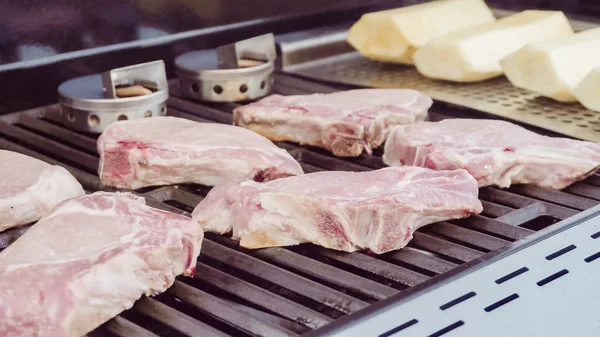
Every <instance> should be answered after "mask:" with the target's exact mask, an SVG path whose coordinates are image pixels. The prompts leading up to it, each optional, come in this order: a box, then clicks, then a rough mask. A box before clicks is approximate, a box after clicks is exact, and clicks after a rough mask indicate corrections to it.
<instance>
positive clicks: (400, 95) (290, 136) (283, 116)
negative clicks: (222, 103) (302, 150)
mask: <svg viewBox="0 0 600 337" xmlns="http://www.w3.org/2000/svg"><path fill="white" fill-rule="evenodd" d="M431 104H432V100H431V98H429V97H428V96H425V95H423V94H421V93H419V92H418V91H414V90H409V89H358V90H349V91H342V92H336V93H332V94H312V95H298V96H280V95H271V96H269V97H267V98H264V99H262V100H260V101H258V102H255V103H251V104H248V105H246V106H242V107H239V108H237V109H235V110H234V111H233V121H234V124H235V125H239V126H243V127H245V128H248V129H250V130H252V131H255V132H258V133H260V134H261V135H263V136H265V137H267V138H269V139H271V140H277V141H283V140H286V141H292V142H296V143H300V144H307V145H312V146H318V147H322V148H325V149H327V150H330V151H332V152H333V154H334V155H336V156H340V157H356V156H359V155H360V154H361V153H362V152H363V151H366V152H367V153H370V152H371V150H372V149H374V148H377V147H379V146H380V145H381V144H382V143H383V141H384V140H385V138H386V136H387V134H388V132H389V130H390V128H391V127H393V126H394V125H399V124H412V123H416V122H420V121H423V120H425V117H426V116H427V110H428V109H429V107H431Z"/></svg>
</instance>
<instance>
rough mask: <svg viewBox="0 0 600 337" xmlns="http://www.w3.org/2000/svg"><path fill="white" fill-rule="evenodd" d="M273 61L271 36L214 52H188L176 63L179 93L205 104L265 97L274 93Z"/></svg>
mask: <svg viewBox="0 0 600 337" xmlns="http://www.w3.org/2000/svg"><path fill="white" fill-rule="evenodd" d="M275 57H276V53H275V39H274V36H273V34H266V35H261V36H257V37H254V38H251V39H247V40H243V41H239V42H236V43H234V44H230V45H226V46H221V47H219V48H217V50H216V51H215V50H202V51H192V52H188V53H185V54H183V55H180V56H178V57H177V58H176V59H175V68H176V74H177V76H178V77H179V80H180V81H179V89H180V90H181V93H182V94H183V95H185V96H186V97H188V98H191V99H194V100H198V101H205V102H240V101H247V100H251V99H257V98H260V97H264V96H266V95H268V94H269V93H270V92H271V90H272V89H273V70H274V69H275V63H274V61H275ZM248 63H250V65H249V66H248V65H247V64H248Z"/></svg>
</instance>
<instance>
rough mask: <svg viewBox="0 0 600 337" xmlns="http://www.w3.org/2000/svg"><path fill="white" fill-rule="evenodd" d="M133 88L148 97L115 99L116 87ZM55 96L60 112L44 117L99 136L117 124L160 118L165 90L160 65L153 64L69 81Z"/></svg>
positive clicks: (157, 62)
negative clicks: (145, 90) (142, 89)
mask: <svg viewBox="0 0 600 337" xmlns="http://www.w3.org/2000/svg"><path fill="white" fill-rule="evenodd" d="M135 84H138V85H142V86H143V87H146V88H148V89H150V90H151V91H152V93H151V94H148V95H143V96H134V97H122V98H120V97H117V95H116V92H115V91H116V88H117V87H119V86H126V85H135ZM58 95H59V102H60V109H59V110H58V111H53V113H52V114H49V115H48V117H50V118H52V119H53V120H56V121H58V122H60V123H62V124H64V125H65V126H67V127H69V128H71V129H75V130H78V131H83V132H90V133H101V132H102V131H104V129H105V128H106V127H108V126H109V125H110V124H112V123H114V122H116V121H119V120H127V119H138V118H147V117H153V116H161V115H164V114H165V113H166V101H167V99H168V98H169V88H168V84H167V79H166V73H165V65H164V62H163V61H155V62H148V63H143V64H138V65H133V66H129V67H124V68H119V69H113V70H111V71H108V72H105V73H103V74H96V75H88V76H83V77H77V78H74V79H71V80H69V81H66V82H64V83H63V84H61V85H60V86H59V88H58Z"/></svg>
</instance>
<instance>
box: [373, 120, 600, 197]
mask: <svg viewBox="0 0 600 337" xmlns="http://www.w3.org/2000/svg"><path fill="white" fill-rule="evenodd" d="M383 161H384V162H385V163H386V164H388V165H390V166H402V165H413V166H422V167H427V168H431V169H435V170H452V169H459V168H462V169H465V170H467V171H468V172H469V173H470V174H471V175H473V176H474V177H475V179H477V181H478V182H479V185H480V186H488V185H497V186H499V187H508V186H510V185H511V184H534V185H538V186H541V187H546V188H553V189H562V188H565V187H567V186H569V185H570V184H572V183H573V182H576V181H578V180H582V179H584V178H586V177H587V176H589V175H590V174H592V173H593V172H595V171H596V170H597V169H598V166H599V165H600V144H596V143H591V142H584V141H579V140H573V139H566V138H553V137H546V136H541V135H538V134H536V133H534V132H531V131H529V130H526V129H524V128H522V127H520V126H518V125H515V124H512V123H509V122H504V121H499V120H486V119H446V120H443V121H441V122H435V123H434V122H431V123H429V122H427V123H421V124H415V125H406V126H397V127H395V128H394V129H393V130H392V131H391V132H390V135H389V137H388V139H387V142H386V145H385V154H384V156H383Z"/></svg>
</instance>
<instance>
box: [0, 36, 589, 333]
mask: <svg viewBox="0 0 600 337" xmlns="http://www.w3.org/2000/svg"><path fill="white" fill-rule="evenodd" d="M340 27H342V28H343V27H345V26H336V27H328V28H325V29H321V30H317V31H315V30H311V31H301V32H294V33H293V34H285V35H276V37H277V40H278V41H279V43H280V47H281V51H282V55H281V58H282V62H283V70H281V69H279V70H277V71H276V72H275V82H274V87H273V91H274V92H275V93H278V94H282V95H294V94H308V93H316V92H319V93H328V92H334V91H338V90H344V89H348V88H352V87H355V86H361V85H365V84H367V83H365V82H364V81H365V78H367V79H368V78H372V77H373V76H375V77H377V76H379V78H380V79H382V78H383V77H389V81H387V82H385V81H383V82H378V83H384V82H385V83H387V85H388V86H398V82H394V81H398V80H400V81H403V80H404V81H405V80H406V79H407V78H408V79H409V81H405V82H404V83H403V84H401V86H407V87H414V88H416V89H421V90H423V91H424V92H425V93H428V94H430V95H432V96H433V97H434V98H435V99H436V103H435V104H434V106H433V107H432V109H431V110H430V114H429V119H430V120H441V119H445V118H464V117H469V118H501V117H505V118H511V119H513V120H519V118H517V117H518V116H516V117H515V115H510V114H507V113H498V111H505V110H506V109H505V110H502V109H495V107H497V106H503V103H500V102H501V101H502V102H504V101H506V102H509V101H510V102H512V103H511V104H513V105H518V107H523V109H525V110H519V109H518V107H517V108H516V110H515V111H523V113H524V114H525V113H528V114H532V115H534V116H538V117H533V119H532V118H527V119H521V122H524V123H532V124H534V125H536V126H538V127H535V126H531V125H527V124H524V125H525V126H526V127H528V128H530V129H533V130H535V131H536V132H539V133H544V134H548V135H556V133H555V132H562V131H564V130H566V129H568V130H572V129H569V128H566V129H565V128H562V127H548V125H550V123H536V121H537V120H538V119H536V118H539V120H544V118H545V119H553V120H557V119H561V118H562V117H564V116H562V115H561V113H562V112H563V111H565V109H566V110H567V111H568V110H569V109H576V110H577V111H578V113H576V114H575V115H573V114H569V116H572V119H573V120H574V121H573V123H574V124H576V125H579V124H582V125H583V124H584V123H585V122H587V126H586V127H583V126H579V127H580V128H581V129H582V130H583V129H585V128H588V129H590V130H593V131H592V132H589V133H585V135H586V136H585V137H586V138H593V135H595V133H594V132H597V134H600V128H599V129H598V131H596V126H595V125H596V124H597V123H592V121H600V118H599V117H600V114H597V113H593V112H589V111H587V110H584V109H582V108H581V107H580V106H577V105H570V106H566V105H559V104H553V105H548V104H546V103H547V102H545V101H541V102H540V101H539V100H538V101H535V102H534V103H535V104H537V105H536V106H539V107H540V109H538V110H539V114H537V113H534V112H533V110H532V108H531V106H527V104H529V103H527V102H529V101H530V100H532V99H533V100H535V98H532V97H530V96H531V94H530V93H526V92H521V91H519V90H516V89H515V90H512V91H510V92H508V91H509V89H508V85H507V84H506V83H505V82H506V80H504V79H499V80H493V81H490V82H485V83H484V84H474V85H469V86H468V87H467V86H460V87H459V86H455V85H450V84H436V82H433V81H429V80H424V79H422V78H420V77H418V76H416V75H414V74H412V72H413V71H412V70H410V69H407V68H402V67H392V66H383V65H379V64H375V63H371V62H368V61H365V60H364V59H362V58H359V57H358V56H357V55H355V54H353V53H352V52H350V51H349V50H347V49H346V47H347V46H345V45H344V42H343V40H340V37H341V36H343V33H340V32H343V29H342V30H339V29H340ZM324 32H328V34H329V35H323V34H324ZM315 34H319V36H321V38H319V39H315V38H314V36H315ZM341 34H342V35H341ZM298 41H301V42H300V43H299V42H298ZM311 41H312V42H311ZM169 61H172V60H165V62H169ZM395 75H396V76H398V77H394V76H395ZM179 83H180V82H179V80H177V79H172V80H170V81H169V92H170V95H171V96H170V98H169V99H168V101H167V115H170V116H176V117H181V118H187V119H190V120H194V121H198V122H206V123H225V124H231V122H232V114H231V112H232V110H233V109H234V108H235V107H237V106H239V104H237V103H198V102H194V101H191V100H189V99H187V98H184V97H185V96H184V95H182V94H180V91H179V85H180V84H179ZM368 84H369V85H370V86H373V82H371V83H368ZM375 86H386V85H375ZM465 92H467V93H469V97H466V96H465ZM475 92H477V93H479V94H475ZM479 96H482V98H480V97H479ZM513 96H516V97H513ZM461 97H463V98H462V99H461ZM483 97H489V98H483ZM503 97H510V98H506V99H505V98H503ZM493 100H496V101H497V102H496V103H498V104H499V105H498V104H496V103H494V102H490V101H493ZM515 101H518V102H521V103H514V102H515ZM461 102H462V103H464V104H461ZM465 102H466V103H465ZM478 104H480V105H478ZM505 104H508V103H505ZM532 104H533V103H532ZM483 105H485V107H484V108H482V107H483ZM490 105H491V107H490ZM506 107H507V106H505V108H506ZM545 107H550V109H551V111H550V112H549V111H547V110H546V109H545ZM58 109H59V105H57V104H53V105H49V106H44V107H41V108H35V109H30V110H26V111H21V112H17V113H11V114H7V115H3V116H0V148H2V149H7V150H12V151H17V152H21V153H24V154H27V155H30V156H32V157H35V158H38V159H41V160H43V161H46V162H48V163H51V164H56V165H61V166H63V167H65V168H66V169H68V170H69V171H70V172H71V173H72V174H73V175H74V176H75V177H76V178H77V179H78V180H79V181H80V182H81V183H82V185H83V186H84V188H85V189H86V191H88V192H93V191H98V190H109V191H113V189H110V188H106V187H104V186H102V185H101V183H100V181H99V179H98V176H97V172H96V171H97V168H98V154H97V150H96V136H94V135H91V134H87V133H82V132H76V131H73V130H71V129H68V128H66V127H65V126H63V125H62V124H59V123H57V122H55V121H53V119H51V118H49V117H48V116H51V115H53V114H56V113H58ZM538 110H535V111H538ZM483 111H485V112H483ZM579 112H580V113H579ZM589 113H591V114H593V115H592V116H587V115H586V114H589ZM550 114H552V115H553V116H554V115H555V116H556V118H550V117H548V116H549V115H550ZM559 116H562V117H559ZM565 116H566V115H565ZM575 116H583V117H584V118H583V119H576V118H575ZM588 117H589V118H588ZM562 120H563V121H564V120H566V117H565V118H562ZM573 123H567V122H564V124H573ZM552 125H555V124H552ZM557 125H561V126H562V124H557ZM539 127H543V128H544V129H545V130H542V128H539ZM547 129H551V130H553V131H554V133H553V132H552V131H548V130H547ZM588 129H585V130H588ZM573 130H574V129H573ZM577 130H579V129H577ZM563 133H564V132H563ZM588 134H589V135H590V136H589V137H588V136H587V135H588ZM583 135H584V134H583V133H579V134H574V136H583ZM206 136H209V135H206ZM277 145H279V146H281V147H282V148H285V149H286V150H288V151H289V152H290V153H291V154H292V156H293V157H294V158H296V159H297V160H298V161H299V162H300V163H301V165H302V167H303V169H304V171H305V172H307V173H308V172H316V171H323V170H337V171H366V170H374V169H378V168H381V167H383V166H384V165H383V163H382V160H381V150H377V151H375V153H374V154H373V155H362V156H360V157H358V158H352V159H343V158H336V157H334V156H333V155H331V154H330V153H328V152H326V151H324V150H321V149H317V148H311V147H305V146H298V145H295V144H291V143H284V142H281V143H277ZM3 164H4V163H3ZM209 190H210V188H208V187H205V186H199V185H180V186H164V187H150V188H144V189H141V190H138V191H137V192H136V193H139V194H140V195H143V196H144V197H146V200H147V202H148V204H150V205H151V206H154V207H158V208H161V209H165V210H169V211H172V212H175V213H180V214H186V215H189V213H190V212H191V211H192V209H193V208H194V207H195V206H196V205H197V204H198V202H200V201H201V200H202V198H203V197H204V196H205V195H206V193H207V192H208V191H209ZM480 199H481V200H482V203H483V206H484V210H483V212H482V213H481V214H480V215H474V216H471V217H470V218H467V219H463V220H458V221H448V222H442V223H437V224H432V225H429V226H425V227H423V228H421V229H419V230H418V231H417V232H416V233H415V234H414V239H413V240H412V241H411V242H410V243H409V245H408V246H407V247H406V248H404V249H401V250H398V251H394V252H390V253H386V254H382V255H372V254H369V253H366V252H357V253H342V252H337V251H333V250H328V249H325V248H321V247H318V246H315V245H312V244H304V245H300V246H295V247H283V248H267V249H260V250H246V249H241V248H239V245H238V244H237V243H236V242H235V241H233V240H232V239H230V238H228V237H225V236H219V235H212V234H210V233H207V235H206V238H205V240H204V243H203V246H202V252H201V256H200V257H199V259H198V265H197V270H196V273H195V276H194V278H186V277H179V278H178V279H177V281H176V282H175V284H174V285H173V286H172V287H171V288H170V289H169V290H168V291H166V292H165V293H163V294H161V295H158V296H156V297H149V298H143V299H141V300H139V301H138V302H137V303H136V304H135V305H134V307H133V308H132V309H130V310H127V311H125V312H123V313H121V314H120V315H119V316H118V317H116V318H114V319H112V320H111V321H109V322H108V323H106V324H104V325H103V326H101V327H99V328H98V329H96V330H95V331H94V332H92V333H90V334H89V336H123V337H125V336H177V337H179V336H202V337H209V336H300V335H302V336H325V335H335V336H381V337H389V336H483V335H485V336H496V335H498V336H501V335H504V336H506V335H510V336H517V335H523V336H525V335H527V336H531V335H536V336H537V335H548V336H550V335H564V334H566V333H571V334H572V335H577V336H584V335H586V334H585V333H586V332H590V331H596V330H595V329H598V328H599V323H598V319H597V317H598V313H599V312H600V309H598V305H597V303H598V296H599V291H598V288H599V287H597V284H594V282H595V281H598V280H599V279H600V278H599V274H600V268H599V267H598V266H599V265H598V263H600V261H596V259H598V258H599V257H600V244H598V243H599V241H598V240H597V239H598V238H599V237H600V220H599V219H600V218H597V216H599V215H600V207H596V206H597V205H598V204H600V175H598V174H594V175H592V176H591V177H589V178H588V179H586V180H584V181H582V182H578V183H575V184H573V185H571V186H570V187H568V188H566V189H565V190H562V191H555V190H547V189H543V188H539V187H535V186H521V185H519V186H513V187H511V188H509V189H499V188H495V187H487V188H483V189H481V191H480ZM27 229H28V227H24V228H18V229H12V230H8V231H5V232H3V233H0V249H3V248H5V247H6V246H7V245H9V244H10V243H12V242H13V241H14V240H16V239H17V238H18V237H19V236H20V235H22V234H23V233H24V232H25V231H26V230H27ZM565 313H566V314H568V317H565V316H564V315H565ZM594 317H595V318H594ZM540 318H544V320H545V321H544V324H543V325H541V323H540V322H541V321H540V320H539V319H540ZM527 323H529V324H527ZM574 327H575V329H574ZM534 332H535V334H534ZM563 333H564V334H563Z"/></svg>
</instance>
